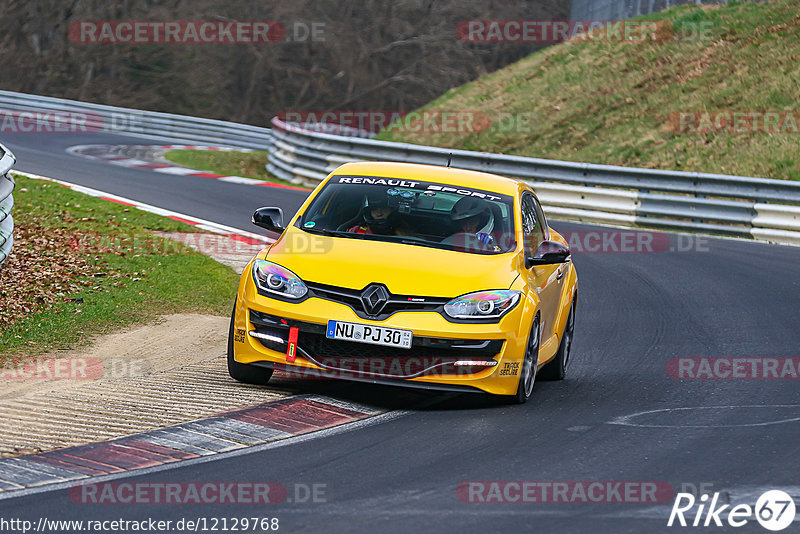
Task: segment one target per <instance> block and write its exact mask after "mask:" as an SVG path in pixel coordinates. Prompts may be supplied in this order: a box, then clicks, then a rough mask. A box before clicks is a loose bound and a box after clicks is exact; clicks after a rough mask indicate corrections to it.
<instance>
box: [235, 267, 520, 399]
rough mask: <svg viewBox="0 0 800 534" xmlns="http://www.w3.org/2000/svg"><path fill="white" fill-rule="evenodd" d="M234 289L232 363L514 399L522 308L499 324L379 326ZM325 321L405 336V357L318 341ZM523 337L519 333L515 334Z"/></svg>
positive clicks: (336, 306) (325, 305) (396, 318)
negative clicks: (294, 333) (291, 338)
mask: <svg viewBox="0 0 800 534" xmlns="http://www.w3.org/2000/svg"><path fill="white" fill-rule="evenodd" d="M248 282H249V281H247V280H246V281H244V283H243V284H241V286H240V294H239V296H238V298H237V308H236V310H235V318H234V328H235V335H234V354H235V359H236V361H238V362H240V363H245V364H256V365H261V366H269V367H272V368H278V369H280V368H285V369H287V371H289V374H290V376H300V377H303V376H308V377H323V378H343V379H348V380H360V381H367V382H372V383H388V384H394V385H407V386H414V387H427V388H431V389H445V390H451V391H482V392H487V393H492V394H501V395H511V394H514V393H515V392H516V389H517V383H518V381H519V372H520V370H521V362H522V358H523V355H524V350H525V344H526V341H527V329H529V328H530V324H528V325H527V326H525V325H523V323H524V321H522V317H523V314H524V308H525V306H524V304H525V303H524V302H521V303H520V304H519V305H517V307H516V308H515V309H514V310H511V311H510V312H509V313H508V314H507V315H506V316H504V317H503V318H502V319H501V321H500V322H499V323H482V324H481V323H451V322H449V321H447V320H446V319H445V318H444V317H442V316H441V315H440V314H439V313H436V312H425V311H419V312H400V313H395V314H394V315H392V316H391V317H389V318H388V319H386V320H383V321H370V320H366V319H364V318H362V317H359V316H358V315H356V313H355V312H354V310H353V309H352V308H350V307H349V306H346V305H343V304H341V303H337V302H332V301H330V300H326V299H321V298H309V299H306V300H304V301H303V302H299V303H294V302H283V301H280V300H276V299H271V298H269V297H266V296H263V295H260V294H258V292H257V291H256V290H255V287H254V284H252V283H251V282H250V283H248ZM329 320H336V321H346V322H353V323H361V324H375V325H379V326H384V327H391V328H400V329H407V330H412V331H413V333H414V341H413V345H412V347H411V349H402V348H393V347H384V346H380V345H370V344H365V343H357V342H350V341H340V340H331V339H327V338H326V337H325V332H326V329H327V322H328V321H329ZM290 327H296V328H298V331H299V333H298V339H297V355H296V359H295V360H294V361H293V362H288V361H287V357H286V352H287V347H288V345H287V342H288V341H287V340H288V334H289V328H290ZM523 331H524V333H522V332H523Z"/></svg>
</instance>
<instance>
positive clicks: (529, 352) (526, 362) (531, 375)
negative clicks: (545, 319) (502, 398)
mask: <svg viewBox="0 0 800 534" xmlns="http://www.w3.org/2000/svg"><path fill="white" fill-rule="evenodd" d="M540 338H541V332H540V329H539V316H538V315H537V316H536V318H535V319H534V320H533V326H531V333H530V335H529V336H528V347H527V348H526V349H525V358H524V359H523V360H522V369H521V370H520V373H519V384H518V385H517V393H516V394H514V395H510V396H509V398H508V400H509V401H510V402H511V403H512V404H525V403H526V402H528V399H529V398H530V397H531V394H532V393H533V386H534V383H535V382H536V369H537V362H538V360H539V343H540V341H541V339H540Z"/></svg>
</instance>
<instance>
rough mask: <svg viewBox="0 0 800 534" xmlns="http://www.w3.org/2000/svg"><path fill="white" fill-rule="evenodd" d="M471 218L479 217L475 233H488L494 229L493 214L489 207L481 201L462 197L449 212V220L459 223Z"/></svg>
mask: <svg viewBox="0 0 800 534" xmlns="http://www.w3.org/2000/svg"><path fill="white" fill-rule="evenodd" d="M472 217H480V219H479V222H478V224H477V227H478V232H477V233H489V232H491V231H492V230H493V229H494V214H493V213H492V207H491V205H490V204H489V203H488V202H486V201H485V200H483V199H480V198H474V197H464V198H462V199H460V200H459V201H458V202H456V203H455V205H454V206H453V209H451V210H450V219H451V220H453V221H455V222H461V221H464V220H466V219H471V218H472Z"/></svg>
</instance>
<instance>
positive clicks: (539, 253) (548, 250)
mask: <svg viewBox="0 0 800 534" xmlns="http://www.w3.org/2000/svg"><path fill="white" fill-rule="evenodd" d="M569 257H570V250H569V248H567V247H566V246H564V245H562V244H561V243H559V242H558V241H542V243H541V244H540V245H539V248H538V249H536V252H535V253H534V255H533V256H528V257H527V258H525V268H526V269H530V268H531V267H533V266H534V265H554V264H557V263H564V262H565V261H567V260H569Z"/></svg>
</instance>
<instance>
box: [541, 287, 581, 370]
mask: <svg viewBox="0 0 800 534" xmlns="http://www.w3.org/2000/svg"><path fill="white" fill-rule="evenodd" d="M576 299H577V295H576ZM576 299H573V300H572V303H571V304H570V306H569V315H568V316H567V324H566V326H565V327H564V334H563V335H562V336H561V343H560V344H559V345H558V352H556V356H555V358H553V359H552V360H551V361H549V362H547V365H545V366H544V367H542V370H541V371H539V376H540V377H541V379H542V380H564V377H565V376H566V375H567V366H568V365H569V356H570V352H571V351H572V338H573V334H574V333H575V300H576Z"/></svg>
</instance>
